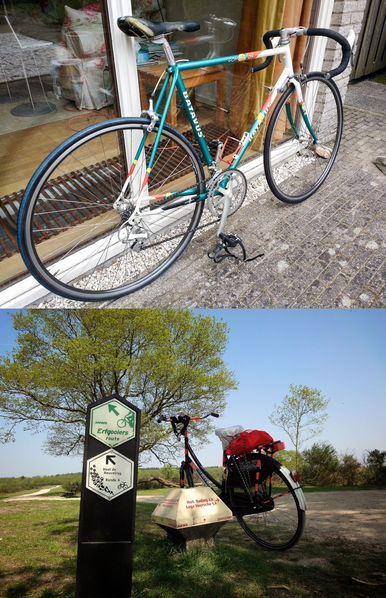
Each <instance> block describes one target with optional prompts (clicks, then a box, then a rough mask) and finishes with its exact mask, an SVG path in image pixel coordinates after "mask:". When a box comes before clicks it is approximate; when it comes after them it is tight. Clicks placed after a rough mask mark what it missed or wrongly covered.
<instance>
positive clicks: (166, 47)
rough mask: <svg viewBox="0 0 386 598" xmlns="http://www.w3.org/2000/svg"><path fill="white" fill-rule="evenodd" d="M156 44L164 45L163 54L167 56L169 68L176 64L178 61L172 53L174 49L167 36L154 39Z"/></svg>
mask: <svg viewBox="0 0 386 598" xmlns="http://www.w3.org/2000/svg"><path fill="white" fill-rule="evenodd" d="M153 41H154V43H156V44H161V45H162V49H163V52H164V54H165V56H166V61H167V63H168V65H169V66H171V65H173V64H176V60H175V58H174V54H173V52H172V49H171V47H170V44H169V41H168V40H167V39H166V36H165V35H158V36H156V37H154V38H153Z"/></svg>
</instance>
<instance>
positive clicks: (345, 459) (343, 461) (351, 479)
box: [338, 454, 363, 486]
mask: <svg viewBox="0 0 386 598" xmlns="http://www.w3.org/2000/svg"><path fill="white" fill-rule="evenodd" d="M338 478H339V484H342V485H343V486H357V485H358V484H361V483H363V474H362V468H361V464H360V463H359V461H358V459H356V458H355V457H354V455H350V454H344V455H342V456H341V458H340V464H339V472H338Z"/></svg>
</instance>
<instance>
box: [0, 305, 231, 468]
mask: <svg viewBox="0 0 386 598" xmlns="http://www.w3.org/2000/svg"><path fill="white" fill-rule="evenodd" d="M13 320H14V328H15V329H16V330H17V331H18V337H17V346H16V347H15V349H14V350H13V351H12V353H11V354H10V355H9V356H7V357H2V358H0V415H2V416H3V417H4V418H5V419H6V421H7V422H8V427H7V428H5V429H4V430H3V434H2V438H1V439H2V440H3V441H8V440H10V439H12V437H13V434H14V429H15V426H16V425H17V424H20V423H22V424H23V425H24V429H32V430H34V429H38V430H42V429H45V430H46V431H47V440H46V444H45V449H46V451H47V452H48V453H49V454H52V455H65V454H68V455H70V454H76V453H80V452H82V450H83V441H84V430H85V418H86V410H87V405H88V404H89V403H91V402H94V401H97V400H99V399H101V398H104V397H107V396H109V395H111V394H113V393H117V394H120V395H121V396H123V397H125V398H127V399H128V400H129V401H131V402H132V403H134V404H135V405H136V406H138V407H139V408H140V409H141V410H142V417H141V445H140V451H141V452H142V453H143V454H144V455H145V458H146V456H149V455H152V454H153V455H154V454H155V455H156V456H157V457H158V458H159V459H160V460H162V461H170V458H171V457H172V456H173V453H174V448H173V447H174V444H175V443H174V439H173V440H172V441H170V432H171V430H170V426H169V425H167V424H164V425H160V424H158V423H156V419H155V418H157V416H159V415H160V414H166V415H169V414H171V415H174V414H178V413H188V414H189V415H198V414H202V413H206V412H208V411H217V412H219V413H221V412H222V411H223V409H224V407H225V404H226V400H225V399H226V394H227V392H228V391H229V390H230V389H234V388H236V387H237V382H236V380H235V377H234V374H233V373H232V372H231V371H229V370H228V369H227V367H226V365H225V363H224V361H223V354H224V352H225V348H226V344H227V340H228V328H227V326H226V324H225V323H223V322H219V321H217V320H216V319H215V318H213V317H210V316H202V315H194V314H193V313H192V312H190V311H187V310H152V309H150V310H137V309H131V310H130V309H127V310H126V309H125V310H94V309H84V310H79V311H78V310H53V311H51V310H47V311H39V310H27V311H26V312H16V313H15V314H13ZM194 428H195V430H194V434H192V437H193V439H196V440H197V441H201V442H202V441H204V440H205V438H206V436H207V434H208V433H209V431H211V429H212V427H211V424H210V422H209V420H208V419H207V420H204V421H203V422H201V423H200V424H199V425H196V426H194ZM142 460H143V459H142Z"/></svg>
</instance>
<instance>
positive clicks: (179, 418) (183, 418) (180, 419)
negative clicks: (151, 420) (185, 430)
mask: <svg viewBox="0 0 386 598" xmlns="http://www.w3.org/2000/svg"><path fill="white" fill-rule="evenodd" d="M210 416H212V417H220V416H219V414H218V413H213V412H211V413H207V414H206V415H201V416H192V417H190V416H189V415H178V416H177V417H176V416H173V417H166V416H165V415H160V416H159V417H158V419H157V422H158V423H159V424H160V423H161V422H170V423H175V424H180V423H181V424H185V422H186V421H188V422H189V421H190V420H193V421H199V420H200V419H205V418H206V417H210Z"/></svg>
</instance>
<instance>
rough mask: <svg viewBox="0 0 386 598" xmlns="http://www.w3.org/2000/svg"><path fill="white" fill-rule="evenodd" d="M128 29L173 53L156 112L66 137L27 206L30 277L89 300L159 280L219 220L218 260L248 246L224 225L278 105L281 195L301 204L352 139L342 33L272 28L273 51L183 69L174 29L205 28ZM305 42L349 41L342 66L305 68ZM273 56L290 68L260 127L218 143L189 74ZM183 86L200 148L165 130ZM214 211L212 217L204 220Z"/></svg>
mask: <svg viewBox="0 0 386 598" xmlns="http://www.w3.org/2000/svg"><path fill="white" fill-rule="evenodd" d="M118 27H119V28H120V29H121V31H123V33H125V34H126V35H128V36H134V37H138V38H145V39H147V40H151V41H152V42H154V43H157V44H159V45H160V46H161V47H162V49H163V52H164V54H165V57H166V61H167V66H166V68H165V71H164V73H163V76H162V77H161V78H160V80H159V81H158V83H157V85H156V87H155V89H154V91H153V93H152V94H151V96H150V100H149V109H148V110H144V111H143V112H142V115H141V117H139V118H134V117H133V118H131V117H128V118H126V117H122V118H113V119H110V120H107V121H105V122H101V123H98V124H95V125H92V126H91V127H88V128H86V129H84V130H82V131H80V132H78V133H76V134H75V135H73V136H72V137H70V138H69V139H67V140H66V141H65V142H63V143H62V144H61V145H60V146H59V147H58V148H56V149H55V150H54V151H53V152H52V153H51V154H50V155H49V156H48V157H47V158H46V159H45V160H44V162H43V163H42V164H41V166H40V167H39V168H38V169H37V171H36V172H35V174H34V175H33V177H32V179H31V181H30V182H29V184H28V186H27V188H26V191H25V194H24V197H23V200H22V202H21V205H20V210H19V218H18V243H19V247H20V252H21V255H22V257H23V260H24V262H25V264H26V266H27V268H28V270H29V271H30V273H31V274H32V275H33V276H34V277H35V278H36V279H37V280H38V281H39V282H40V283H41V284H42V285H43V286H45V287H46V288H47V289H48V290H49V291H51V292H53V293H55V294H57V295H62V296H64V297H67V298H68V299H73V300H79V301H108V300H113V299H117V298H119V297H122V296H124V295H127V294H129V293H133V292H135V291H137V290H139V289H141V288H142V287H144V286H146V285H148V284H150V283H151V282H153V281H154V280H155V279H157V278H158V277H159V276H161V275H162V274H163V273H164V272H165V271H166V270H167V268H169V267H170V266H171V265H172V264H173V263H174V262H175V261H176V260H177V258H179V257H180V256H181V254H182V252H183V251H184V250H185V249H186V247H187V246H188V245H189V243H190V241H191V240H192V237H193V235H194V234H195V233H196V231H197V230H198V229H200V230H202V229H203V228H205V227H206V226H208V225H209V224H210V223H212V222H213V221H218V222H219V224H218V229H217V237H218V239H219V242H218V243H217V245H216V247H215V248H214V250H213V251H212V252H210V253H209V256H210V257H212V258H213V259H214V260H215V261H217V262H218V261H220V260H221V259H222V258H223V256H224V255H230V253H231V251H230V249H231V248H232V247H235V246H237V245H242V244H241V240H240V238H239V237H237V235H234V234H228V235H226V234H225V233H224V228H225V223H226V220H227V217H228V216H230V215H232V214H234V213H235V212H236V210H238V209H239V208H240V206H241V205H242V203H243V201H244V198H245V195H246V192H247V181H246V177H245V175H244V173H243V170H242V167H241V166H240V163H241V160H242V159H243V158H245V155H246V151H247V149H248V148H249V146H250V145H251V142H252V141H253V140H254V138H255V136H256V134H257V132H258V130H259V129H261V126H262V123H263V122H264V121H265V119H266V117H267V114H268V113H269V112H270V109H271V107H272V106H273V105H274V103H275V100H276V99H277V98H278V101H277V103H276V104H275V106H274V109H273V111H272V112H271V118H270V120H269V123H268V126H267V131H266V137H265V144H264V169H265V174H266V178H267V181H268V184H269V186H270V188H271V190H272V191H273V193H274V194H275V195H276V197H278V198H279V199H280V200H282V201H284V202H288V203H298V202H301V201H304V200H305V199H307V198H308V197H310V195H312V194H313V193H315V191H316V190H317V189H318V188H319V187H320V186H321V185H322V183H323V182H324V181H325V179H326V177H327V175H328V173H329V172H330V170H331V168H332V166H333V163H334V160H335V158H336V155H337V152H338V148H339V144H340V140H341V135H342V125H343V110H342V100H341V97H340V94H339V90H338V88H337V86H336V84H335V82H334V81H333V78H334V77H335V76H337V75H338V74H339V73H341V72H342V71H343V70H344V69H345V68H346V66H347V64H348V62H349V59H350V54H351V46H350V42H349V41H348V40H347V39H345V38H344V37H343V36H341V35H340V34H338V33H336V32H334V31H331V30H329V29H315V28H308V29H307V28H304V27H292V28H285V29H281V30H275V31H268V32H267V33H265V35H264V36H263V42H264V44H265V46H266V48H267V49H266V50H262V51H251V52H247V53H245V54H237V55H232V56H226V57H214V58H207V59H205V60H199V61H194V62H189V61H183V62H177V61H176V60H175V57H174V55H173V52H172V51H171V49H170V45H169V42H168V39H167V36H168V34H170V33H173V32H175V31H180V32H181V31H185V32H192V31H196V30H198V29H199V27H200V25H199V24H198V23H196V22H189V21H183V22H177V23H167V22H162V23H159V22H152V21H146V20H145V19H139V18H134V17H122V18H119V19H118ZM300 35H306V36H326V37H328V38H331V39H333V40H335V41H336V42H338V43H339V44H340V45H341V47H342V60H341V63H340V65H339V66H338V67H337V68H334V69H333V70H331V71H330V72H328V73H321V72H312V73H308V74H304V73H303V71H302V69H301V70H300V71H299V72H298V73H294V72H293V66H292V59H291V53H290V45H289V44H290V39H291V38H293V37H297V36H300ZM271 38H272V40H273V41H271ZM274 56H278V57H279V58H280V60H281V62H282V66H283V69H282V72H281V74H280V76H279V78H278V80H277V82H276V83H275V84H274V85H273V86H272V87H270V88H269V90H270V93H269V95H268V98H267V100H266V101H265V103H264V105H263V107H262V108H261V110H260V112H259V113H258V115H257V118H256V119H255V121H254V122H253V123H252V126H251V127H250V129H249V131H247V132H245V133H244V134H243V135H242V137H241V139H239V140H237V141H236V142H235V141H234V140H233V146H232V139H231V138H230V137H228V138H227V139H225V140H224V139H222V138H217V139H212V140H210V141H209V140H208V141H207V140H206V138H205V135H204V132H203V129H202V128H201V126H200V123H199V121H198V118H197V115H196V112H195V108H194V106H193V104H192V102H191V100H190V97H189V93H188V91H187V89H186V87H185V85H184V81H183V74H184V73H185V72H186V71H188V70H190V69H198V71H197V72H198V73H200V72H201V71H200V69H203V72H206V71H205V69H208V68H211V67H213V66H218V65H226V64H227V65H231V64H234V63H236V62H240V61H254V60H257V59H262V58H265V60H264V62H263V63H262V64H257V65H256V66H253V67H252V68H251V69H250V70H251V71H252V72H257V71H260V70H262V69H264V68H267V66H268V65H269V64H270V62H271V61H272V59H273V57H274ZM162 78H163V79H164V80H163V83H162V85H161V80H162ZM159 87H160V90H159V91H158V88H159ZM175 90H177V91H178V94H179V97H180V103H181V106H182V108H183V110H184V111H185V112H186V114H187V117H188V119H189V122H190V125H191V127H192V135H193V137H192V140H194V143H195V144H196V147H195V146H194V145H193V143H192V142H191V141H189V140H188V139H187V137H186V136H184V135H182V134H181V133H180V132H178V131H177V130H175V129H173V128H172V127H170V126H169V125H168V124H166V118H167V115H168V111H169V108H170V104H171V100H172V96H173V93H174V92H175ZM157 93H158V95H156V94H157ZM154 102H155V103H154ZM161 105H162V106H161ZM306 105H307V106H309V108H306ZM324 106H327V107H328V110H327V113H325V111H324V109H323V107H324ZM224 165H225V167H226V168H225V169H224V168H222V166H224ZM204 204H206V206H207V207H208V208H209V211H208V214H209V217H208V215H207V214H205V217H204V218H203V219H202V218H201V217H202V214H203V209H204ZM213 219H214V220H213ZM223 250H225V251H223ZM244 257H245V255H244Z"/></svg>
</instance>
